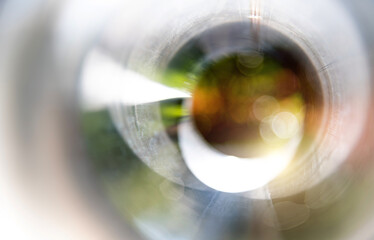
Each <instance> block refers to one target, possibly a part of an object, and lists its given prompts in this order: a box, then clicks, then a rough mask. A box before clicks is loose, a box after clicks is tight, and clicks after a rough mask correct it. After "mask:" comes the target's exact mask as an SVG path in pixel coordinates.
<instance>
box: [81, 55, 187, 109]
mask: <svg viewBox="0 0 374 240" xmlns="http://www.w3.org/2000/svg"><path fill="white" fill-rule="evenodd" d="M81 96H82V104H83V108H85V109H88V110H98V109H102V108H105V107H106V106H107V105H108V104H111V103H113V102H116V103H118V102H119V103H122V104H125V105H135V104H144V103H150V102H158V101H161V100H166V99H173V98H189V97H190V94H189V93H186V92H183V91H180V90H177V89H174V88H171V87H167V86H165V85H162V84H160V83H158V82H155V81H152V80H150V79H148V78H146V77H144V76H142V75H140V74H138V73H136V72H134V71H131V70H126V69H124V68H123V67H122V66H121V65H120V64H119V63H118V62H115V61H114V60H113V59H111V58H110V57H108V56H106V55H104V54H102V53H100V52H98V51H93V52H92V53H91V54H90V55H89V56H88V57H87V61H86V62H85V64H84V67H83V73H82V82H81Z"/></svg>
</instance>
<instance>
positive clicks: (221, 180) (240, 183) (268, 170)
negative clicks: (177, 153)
mask: <svg viewBox="0 0 374 240" xmlns="http://www.w3.org/2000/svg"><path fill="white" fill-rule="evenodd" d="M300 140H301V135H300V136H298V137H295V138H294V139H292V140H291V141H290V142H289V143H288V145H287V146H284V147H282V148H281V149H277V150H274V151H273V152H271V153H269V155H267V156H264V157H263V158H249V159H244V158H238V157H235V156H229V155H225V154H223V153H220V152H218V151H216V150H215V149H213V148H211V147H209V146H208V145H207V143H206V142H205V141H204V140H203V139H202V138H201V137H200V136H199V135H198V133H197V131H196V130H195V129H194V127H193V125H192V123H191V122H185V123H183V124H181V125H180V130H179V144H180V147H181V150H182V154H183V157H184V159H185V161H186V164H187V166H188V168H189V169H190V170H191V172H192V173H193V174H194V175H195V176H196V177H197V178H198V179H199V180H200V181H201V182H203V183H204V184H206V185H207V186H209V187H211V188H213V189H215V190H218V191H222V192H230V193H238V192H246V191H250V190H253V189H256V188H260V187H262V186H264V185H266V184H267V183H269V182H270V181H271V180H273V179H274V178H275V177H276V176H278V175H279V174H280V173H281V172H282V171H283V170H284V169H285V168H286V166H287V165H288V163H289V162H290V160H291V159H292V157H293V156H294V154H295V152H296V149H297V147H298V145H299V143H300Z"/></svg>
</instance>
